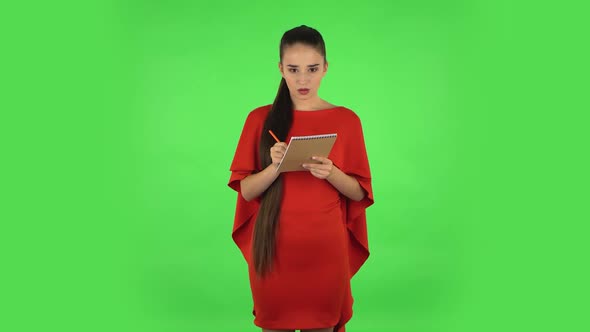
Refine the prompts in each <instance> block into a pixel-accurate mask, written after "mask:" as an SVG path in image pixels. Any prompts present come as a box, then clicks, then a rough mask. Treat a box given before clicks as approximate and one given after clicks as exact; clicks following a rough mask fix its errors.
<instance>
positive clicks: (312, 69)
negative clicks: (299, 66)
mask: <svg viewBox="0 0 590 332" xmlns="http://www.w3.org/2000/svg"><path fill="white" fill-rule="evenodd" d="M309 71H310V72H312V73H315V72H316V71H318V67H313V68H309Z"/></svg>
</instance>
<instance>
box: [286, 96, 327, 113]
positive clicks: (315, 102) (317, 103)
mask: <svg viewBox="0 0 590 332" xmlns="http://www.w3.org/2000/svg"><path fill="white" fill-rule="evenodd" d="M292 100H293V109H296V110H300V111H310V110H315V109H318V108H321V105H322V104H323V103H324V101H323V100H322V99H320V97H318V96H316V97H315V98H310V99H307V100H301V101H298V100H296V99H295V98H292Z"/></svg>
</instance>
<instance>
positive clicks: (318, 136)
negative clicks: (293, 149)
mask: <svg viewBox="0 0 590 332" xmlns="http://www.w3.org/2000/svg"><path fill="white" fill-rule="evenodd" d="M336 136H337V134H322V135H310V136H293V137H291V139H292V140H293V141H307V140H311V139H321V138H332V137H336Z"/></svg>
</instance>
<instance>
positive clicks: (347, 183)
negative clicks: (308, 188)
mask: <svg viewBox="0 0 590 332" xmlns="http://www.w3.org/2000/svg"><path fill="white" fill-rule="evenodd" d="M313 159H315V160H318V161H321V162H322V163H321V164H303V167H305V168H307V169H309V171H310V172H311V174H312V175H313V176H315V177H316V178H318V179H325V180H327V181H328V182H330V184H331V185H333V186H334V188H336V190H338V191H339V192H340V193H341V194H342V195H344V196H346V197H348V198H350V199H352V200H353V201H357V202H358V201H360V200H362V199H363V198H365V191H364V190H363V188H362V187H361V185H360V184H359V183H358V181H357V180H356V179H355V178H353V177H352V176H350V175H348V174H346V173H344V172H342V171H341V170H340V169H339V168H338V167H336V166H334V164H332V161H331V160H330V159H328V158H323V157H313Z"/></svg>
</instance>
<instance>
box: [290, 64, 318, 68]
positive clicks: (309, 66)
mask: <svg viewBox="0 0 590 332" xmlns="http://www.w3.org/2000/svg"><path fill="white" fill-rule="evenodd" d="M319 65H320V64H319V63H316V64H313V65H307V67H308V68H311V67H317V66H319ZM287 67H292V68H298V67H299V66H297V65H287Z"/></svg>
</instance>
